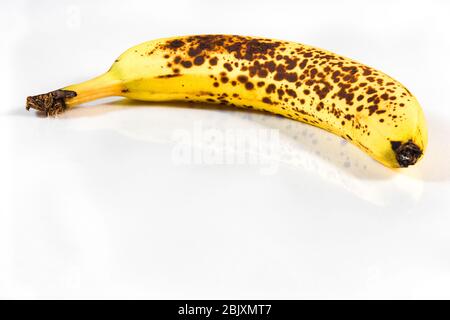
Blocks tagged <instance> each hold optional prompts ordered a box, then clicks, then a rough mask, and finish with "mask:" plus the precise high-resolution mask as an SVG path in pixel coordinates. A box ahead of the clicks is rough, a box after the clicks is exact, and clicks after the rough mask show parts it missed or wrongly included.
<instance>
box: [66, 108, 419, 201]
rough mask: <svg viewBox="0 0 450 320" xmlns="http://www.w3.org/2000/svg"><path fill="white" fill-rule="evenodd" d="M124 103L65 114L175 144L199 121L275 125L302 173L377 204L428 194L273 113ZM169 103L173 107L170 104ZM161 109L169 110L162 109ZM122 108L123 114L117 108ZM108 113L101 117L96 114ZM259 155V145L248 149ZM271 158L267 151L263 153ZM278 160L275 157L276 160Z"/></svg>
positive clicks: (217, 125)
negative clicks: (177, 133) (175, 138)
mask: <svg viewBox="0 0 450 320" xmlns="http://www.w3.org/2000/svg"><path fill="white" fill-rule="evenodd" d="M129 104H130V103H129V102H127V101H126V100H125V101H119V102H115V103H111V104H108V105H97V106H91V107H89V108H76V109H73V110H71V111H69V112H66V113H65V114H63V115H62V117H63V118H65V119H69V118H72V119H73V118H78V117H82V118H83V121H71V123H72V125H75V126H76V127H77V128H78V129H88V130H91V129H94V128H95V129H99V128H104V129H112V130H115V131H118V132H120V133H121V134H123V135H126V136H128V137H130V138H133V139H138V140H145V141H152V142H156V143H165V144H173V143H174V141H173V133H174V131H175V130H185V131H187V132H192V131H193V130H194V127H195V126H196V124H198V123H201V124H202V125H203V127H204V128H205V129H208V128H214V129H216V130H219V131H225V130H229V129H230V128H232V129H235V130H236V131H238V130H240V129H242V130H252V129H255V130H258V129H265V130H267V129H274V130H277V131H278V132H279V140H278V141H279V148H278V154H277V155H276V160H277V161H278V162H279V164H280V165H282V166H287V167H289V168H292V169H294V170H296V171H299V172H305V171H306V172H311V173H314V174H316V175H318V176H320V177H321V178H322V179H323V180H324V181H326V182H328V183H332V184H334V185H337V186H339V187H341V188H343V189H345V190H347V191H349V192H351V193H352V194H354V195H355V196H357V197H358V198H361V199H363V200H365V201H368V202H370V203H373V204H376V205H382V206H383V205H395V204H397V205H401V206H404V205H405V204H409V205H413V204H414V203H415V202H417V201H418V200H419V199H420V197H421V194H422V192H423V182H422V181H421V180H420V179H415V178H412V177H409V176H407V175H405V174H403V173H402V172H401V171H400V170H392V169H388V168H386V167H384V166H382V165H381V164H379V163H377V162H375V161H374V160H372V159H371V158H370V157H369V156H367V155H366V154H364V153H363V152H362V151H361V150H359V149H358V148H357V147H356V146H354V145H353V144H351V143H347V142H346V141H345V140H343V139H342V138H340V137H337V136H335V135H333V134H330V133H328V132H326V131H324V130H321V129H319V128H315V127H312V126H310V125H306V124H303V123H300V122H296V121H292V120H290V119H286V118H282V117H278V116H274V115H272V114H267V113H258V112H248V111H241V110H236V109H229V108H224V107H222V106H217V107H216V106H211V105H204V104H195V105H191V104H184V103H165V104H149V103H136V102H132V105H133V106H136V105H138V106H149V105H151V106H152V107H151V108H140V107H138V108H127V106H129ZM168 107H169V108H168ZM155 109H163V111H162V112H157V110H155ZM113 111H117V112H113ZM100 114H102V115H103V116H102V117H101V121H100V120H98V119H99V117H90V116H96V115H100ZM215 143H216V144H217V141H216V142H215V141H202V143H200V144H196V145H195V147H196V148H201V149H204V148H210V149H211V148H213V149H214V148H215V149H220V148H221V147H222V146H221V145H215ZM247 152H249V153H254V152H256V153H258V152H259V151H258V150H257V149H255V148H253V149H251V150H247ZM261 156H265V155H261ZM272 160H273V159H272Z"/></svg>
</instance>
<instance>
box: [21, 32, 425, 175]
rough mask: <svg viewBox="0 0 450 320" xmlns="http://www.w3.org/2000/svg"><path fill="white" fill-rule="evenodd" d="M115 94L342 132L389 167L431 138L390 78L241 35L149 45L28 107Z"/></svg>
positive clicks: (57, 107)
mask: <svg viewBox="0 0 450 320" xmlns="http://www.w3.org/2000/svg"><path fill="white" fill-rule="evenodd" d="M114 95H116V96H124V97H127V98H131V99H137V100H144V101H169V100H185V101H192V102H197V101H200V102H208V103H220V104H224V105H231V106H237V107H241V108H247V109H257V110H264V111H268V112H271V113H275V114H279V115H282V116H284V117H287V118H291V119H294V120H298V121H302V122H305V123H308V124H311V125H314V126H317V127H321V128H323V129H325V130H328V131H330V132H333V133H335V134H337V135H340V136H341V137H343V138H344V139H346V140H349V141H350V142H352V143H354V144H355V145H357V146H358V147H359V148H361V149H362V150H363V151H364V152H366V153H368V154H369V155H370V156H372V157H373V158H374V159H376V160H377V161H379V162H381V163H382V164H384V165H386V166H388V167H392V168H397V167H407V166H409V165H412V164H415V163H416V162H417V160H418V159H420V158H421V157H422V156H423V153H424V151H425V148H426V144H427V129H426V123H425V118H424V115H423V111H422V109H421V107H420V105H419V103H418V101H417V99H416V98H415V97H414V96H413V95H412V94H411V92H410V91H408V89H406V88H405V87H404V86H403V85H402V84H401V83H399V82H398V81H396V80H394V79H392V78H391V77H389V76H388V75H386V74H384V73H382V72H380V71H377V70H375V69H373V68H371V67H368V66H366V65H363V64H361V63H359V62H356V61H354V60H351V59H348V58H346V57H343V56H340V55H337V54H334V53H332V52H329V51H326V50H323V49H319V48H315V47H311V46H308V45H303V44H298V43H293V42H288V41H282V40H273V39H264V38H255V37H246V36H238V35H194V36H183V37H174V38H166V39H158V40H153V41H149V42H145V43H143V44H140V45H137V46H135V47H132V48H130V49H129V50H127V51H126V52H125V53H123V54H122V55H121V56H120V57H119V58H118V59H117V60H116V61H115V62H114V64H113V65H112V67H111V69H110V70H109V71H108V72H106V73H105V74H103V75H101V76H99V77H97V78H94V79H91V80H88V81H86V82H83V83H80V84H76V85H71V86H68V87H65V88H63V89H61V90H56V91H53V92H50V93H47V94H43V95H38V96H33V97H28V98H27V109H29V108H35V109H37V110H41V111H44V112H46V113H47V114H48V115H54V114H57V113H59V112H62V111H64V110H66V109H67V108H69V107H72V106H74V105H77V104H80V103H83V102H87V101H91V100H94V99H98V98H102V97H107V96H114Z"/></svg>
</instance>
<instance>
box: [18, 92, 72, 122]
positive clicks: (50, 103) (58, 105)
mask: <svg viewBox="0 0 450 320" xmlns="http://www.w3.org/2000/svg"><path fill="white" fill-rule="evenodd" d="M76 96H77V93H76V92H75V91H70V90H55V91H52V92H49V93H44V94H38V95H36V96H30V97H27V103H26V109H27V110H30V108H33V109H36V110H38V111H42V112H44V113H45V114H46V115H47V116H55V115H57V114H58V113H61V112H64V111H65V110H66V108H67V106H66V99H69V98H73V97H76Z"/></svg>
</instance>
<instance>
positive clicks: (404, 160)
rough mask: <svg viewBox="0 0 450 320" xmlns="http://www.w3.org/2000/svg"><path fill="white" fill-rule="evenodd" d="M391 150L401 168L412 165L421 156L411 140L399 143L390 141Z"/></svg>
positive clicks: (417, 147) (420, 151)
mask: <svg viewBox="0 0 450 320" xmlns="http://www.w3.org/2000/svg"><path fill="white" fill-rule="evenodd" d="M391 145H392V149H393V150H394V152H395V157H396V159H397V162H398V164H399V166H400V167H401V168H406V167H408V166H410V165H413V164H415V163H416V162H417V160H419V158H420V157H421V156H422V150H421V149H420V148H419V146H417V145H416V144H415V143H414V142H412V140H409V141H407V142H404V143H401V142H399V141H391Z"/></svg>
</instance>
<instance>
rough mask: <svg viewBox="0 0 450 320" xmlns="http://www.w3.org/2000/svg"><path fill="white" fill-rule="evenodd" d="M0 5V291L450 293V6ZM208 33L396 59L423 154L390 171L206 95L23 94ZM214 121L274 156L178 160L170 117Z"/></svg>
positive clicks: (98, 294)
mask: <svg viewBox="0 0 450 320" xmlns="http://www.w3.org/2000/svg"><path fill="white" fill-rule="evenodd" d="M0 12H1V13H0V15H1V16H0V24H1V31H0V32H1V34H0V38H1V39H2V40H1V42H0V46H1V48H0V49H1V53H0V54H1V56H0V70H1V76H0V90H1V96H2V98H1V103H0V114H1V116H0V210H1V211H0V212H1V213H0V297H2V298H181V299H183V298H212V299H215V298H287V299H290V298H450V289H449V288H450V231H449V230H450V165H449V159H450V157H449V155H450V151H449V148H450V143H449V141H450V107H449V99H448V95H449V88H450V79H449V74H450V64H449V52H450V36H449V29H450V22H449V21H450V19H449V16H450V5H449V2H448V1H387V0H386V1H332V0H329V1H323V0H322V1H262V0H259V1H242V0H241V1H231V0H229V1H220V2H219V1H184V2H183V1H174V0H172V1H131V0H129V1H118V0H116V1H103V2H101V1H48V0H47V1H18V0H15V1H9V2H8V1H2V2H1V4H0ZM202 33H228V34H230V33H232V34H243V35H258V36H265V37H270V38H279V39H285V40H292V41H296V42H303V43H307V44H311V45H315V46H318V47H322V48H326V49H328V50H331V51H334V52H337V53H340V54H342V55H345V56H348V57H352V58H354V59H356V60H358V61H362V62H364V63H366V64H368V65H370V66H373V67H375V68H377V69H381V70H382V71H384V72H386V73H388V74H390V75H391V76H393V77H394V78H396V79H398V80H400V81H401V82H402V83H404V84H405V85H406V86H407V87H408V88H409V89H410V90H411V91H412V92H413V93H414V94H415V95H416V96H417V98H418V99H419V101H420V102H421V104H422V106H423V108H424V110H425V114H426V117H427V120H428V126H429V148H428V150H427V154H426V156H425V158H424V159H423V161H422V162H420V163H419V164H418V165H416V166H414V167H411V168H408V169H406V170H402V171H400V172H395V171H392V170H389V169H387V168H385V167H382V166H381V165H379V164H377V163H375V162H374V161H373V160H371V159H370V158H369V157H368V156H366V155H365V154H363V153H362V152H361V151H359V150H358V149H356V148H355V147H353V146H352V145H349V144H345V143H343V142H342V141H341V139H340V138H337V137H335V136H333V135H331V134H329V133H327V132H324V131H321V130H319V129H315V128H312V127H309V126H307V125H304V124H301V123H297V122H294V121H290V120H287V119H281V118H278V117H272V116H270V115H259V114H251V113H250V114H249V113H247V112H238V111H230V110H225V111H224V110H220V108H214V107H208V106H204V105H198V106H194V107H193V108H188V107H187V106H186V105H184V104H175V105H174V104H170V105H163V104H161V105H158V104H150V103H148V104H146V103H136V104H133V103H131V104H130V103H126V102H123V101H121V100H120V99H119V100H118V99H109V100H108V99H107V100H103V101H97V102H94V103H90V104H87V105H85V106H83V107H80V108H76V109H74V110H72V111H69V112H67V113H66V114H64V115H63V116H61V117H60V118H58V119H47V118H42V117H39V116H37V114H36V113H35V112H26V111H25V109H24V101H25V97H26V96H28V95H33V94H38V93H43V92H48V91H50V90H54V89H57V88H60V87H62V86H65V85H68V84H71V83H75V82H79V81H83V80H86V79H88V78H91V77H93V76H96V75H98V74H100V73H102V72H104V71H105V70H107V69H108V68H109V66H110V64H111V63H112V62H113V61H114V59H115V58H116V57H117V56H118V55H119V54H120V53H121V52H122V51H124V50H126V49H127V48H128V47H130V46H132V45H135V44H138V43H140V42H143V41H146V40H150V39H153V38H160V37H166V36H173V35H182V34H202ZM199 125H200V126H203V129H205V130H206V129H207V128H216V129H217V130H219V133H222V134H223V133H225V132H226V130H229V129H236V130H237V129H244V130H256V131H258V130H262V131H264V130H265V131H267V130H272V129H274V130H277V131H276V132H279V134H280V145H281V146H282V147H283V148H282V151H281V152H280V154H279V159H278V160H277V161H276V162H271V166H272V167H273V168H275V170H274V171H273V172H272V173H271V174H267V172H264V170H263V169H264V164H255V163H253V164H252V163H249V164H243V165H242V164H238V163H234V164H222V165H220V164H212V165H211V164H208V163H204V161H203V163H200V164H184V165H179V164H178V165H177V163H176V161H174V157H173V151H174V148H175V142H176V141H174V139H173V136H174V132H177V130H185V131H184V132H188V133H191V134H193V132H194V130H195V128H196V126H199ZM204 132H205V131H204ZM211 143H212V144H213V145H214V142H211ZM211 143H210V142H204V143H203V142H201V143H200V145H199V146H197V147H196V148H197V149H198V150H199V151H198V150H197V149H196V150H197V151H198V152H200V153H201V152H203V151H204V150H207V147H208V145H209V144H211ZM219 146H220V143H219ZM205 148H206V149H205ZM202 150H203V151H202ZM257 156H258V154H257Z"/></svg>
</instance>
